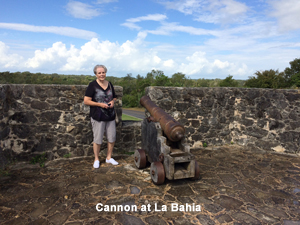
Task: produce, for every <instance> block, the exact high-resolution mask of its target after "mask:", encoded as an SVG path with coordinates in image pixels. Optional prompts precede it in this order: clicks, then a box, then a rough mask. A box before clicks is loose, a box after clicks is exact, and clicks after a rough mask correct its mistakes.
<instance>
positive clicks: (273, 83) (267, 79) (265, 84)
mask: <svg viewBox="0 0 300 225" xmlns="http://www.w3.org/2000/svg"><path fill="white" fill-rule="evenodd" d="M255 75H256V77H255V76H252V77H249V79H248V80H247V81H246V82H245V86H246V87H249V88H285V87H286V85H287V84H286V82H285V78H284V73H283V72H279V71H278V70H276V71H275V70H272V69H271V70H265V71H262V72H260V71H257V72H256V73H255Z"/></svg>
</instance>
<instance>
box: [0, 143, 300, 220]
mask: <svg viewBox="0 0 300 225" xmlns="http://www.w3.org/2000/svg"><path fill="white" fill-rule="evenodd" d="M250 150H251V149H246V148H242V147H239V146H223V147H218V148H214V149H212V148H205V149H197V150H193V151H192V153H193V154H194V155H195V156H196V159H197V161H198V163H199V165H200V169H201V179H200V180H197V181H191V180H188V179H185V180H176V181H166V182H165V183H164V184H163V185H160V186H156V185H154V184H153V183H152V181H151V178H150V175H149V168H146V169H144V170H138V169H137V168H136V167H135V165H134V161H133V156H123V155H122V156H116V157H115V159H117V160H118V161H119V162H120V165H118V166H112V165H110V164H109V165H108V164H105V163H104V158H102V161H101V163H102V164H101V166H100V168H99V169H96V170H94V169H93V168H92V163H93V158H91V157H88V158H73V159H72V158H71V159H62V160H56V161H51V162H48V163H46V166H45V168H41V167H39V166H38V165H30V164H28V163H27V164H25V163H18V164H15V165H12V166H10V168H9V174H7V175H6V176H2V177H0V223H1V224H10V225H12V224H18V225H19V224H43V225H44V224H69V225H71V224H72V225H77V224H78V225H80V224H135V225H136V224H156V225H158V224H174V225H175V224H185V225H187V224H286V225H294V224H300V158H299V157H294V156H288V155H279V154H274V153H273V154H271V153H266V152H257V151H255V152H251V151H250ZM98 203H101V204H103V206H104V207H111V206H112V205H114V206H118V207H120V208H121V207H123V211H120V212H103V211H102V212H98V211H97V210H96V205H97V204H98ZM172 204H173V206H177V207H178V209H177V208H176V207H174V208H173V209H172V207H171V205H172ZM164 206H165V207H166V211H162V210H163V209H164ZM198 206H199V207H201V211H197V209H196V207H198ZM104 207H99V209H105V208H104ZM135 207H136V208H135ZM147 207H150V208H147ZM180 207H183V208H181V209H182V210H183V211H180ZM145 208H147V210H148V209H150V210H151V211H147V210H145ZM136 209H137V210H136ZM198 209H199V208H198ZM128 210H129V211H128ZM159 210H161V211H159Z"/></svg>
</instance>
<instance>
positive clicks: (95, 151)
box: [93, 143, 101, 161]
mask: <svg viewBox="0 0 300 225" xmlns="http://www.w3.org/2000/svg"><path fill="white" fill-rule="evenodd" d="M100 148H101V145H99V144H96V143H93V149H94V155H95V161H97V160H98V161H100V160H99V153H100Z"/></svg>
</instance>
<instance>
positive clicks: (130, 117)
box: [122, 114, 142, 121]
mask: <svg viewBox="0 0 300 225" xmlns="http://www.w3.org/2000/svg"><path fill="white" fill-rule="evenodd" d="M122 120H123V121H124V120H134V121H142V119H139V118H136V117H133V116H128V115H125V114H122Z"/></svg>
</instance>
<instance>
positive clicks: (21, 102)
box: [0, 85, 300, 168]
mask: <svg viewBox="0 0 300 225" xmlns="http://www.w3.org/2000/svg"><path fill="white" fill-rule="evenodd" d="M85 89H86V86H85V85H84V86H80V85H79V86H67V85H0V99H1V101H0V166H1V167H2V168H3V165H5V164H7V163H9V162H10V161H11V160H14V159H16V160H30V159H31V158H32V157H34V156H36V155H39V154H42V153H43V152H46V153H47V159H50V160H51V159H55V158H59V157H63V156H64V155H66V154H69V153H71V156H72V157H73V156H90V155H93V149H92V139H93V137H92V131H91V125H90V121H89V117H88V114H89V107H88V106H85V105H84V104H83V97H84V93H85ZM115 90H116V93H117V95H118V96H119V97H118V100H117V102H116V109H117V114H118V117H119V120H120V123H119V124H118V126H117V141H116V145H115V150H114V152H116V153H124V152H133V151H134V150H135V149H137V148H140V146H141V123H140V122H129V121H122V120H121V116H122V95H123V89H122V87H118V86H116V87H115ZM146 94H147V95H148V96H149V97H150V98H151V99H152V100H153V101H154V102H155V103H156V104H157V105H158V106H160V107H161V108H162V109H164V110H165V111H166V112H167V113H169V114H171V115H172V116H173V117H174V118H175V119H176V120H179V121H180V122H181V123H182V124H183V125H184V126H185V128H186V135H187V140H188V143H189V144H190V146H191V147H192V148H197V147H202V146H203V144H204V143H206V144H207V145H208V146H213V145H224V144H231V143H234V144H239V145H246V146H252V147H253V148H261V149H264V150H270V151H276V152H282V153H292V154H297V155H300V150H299V149H300V92H299V90H272V89H243V88H171V87H148V88H146ZM101 149H102V150H103V149H106V143H105V142H104V144H103V145H102V147H101ZM1 167H0V168H1Z"/></svg>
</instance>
